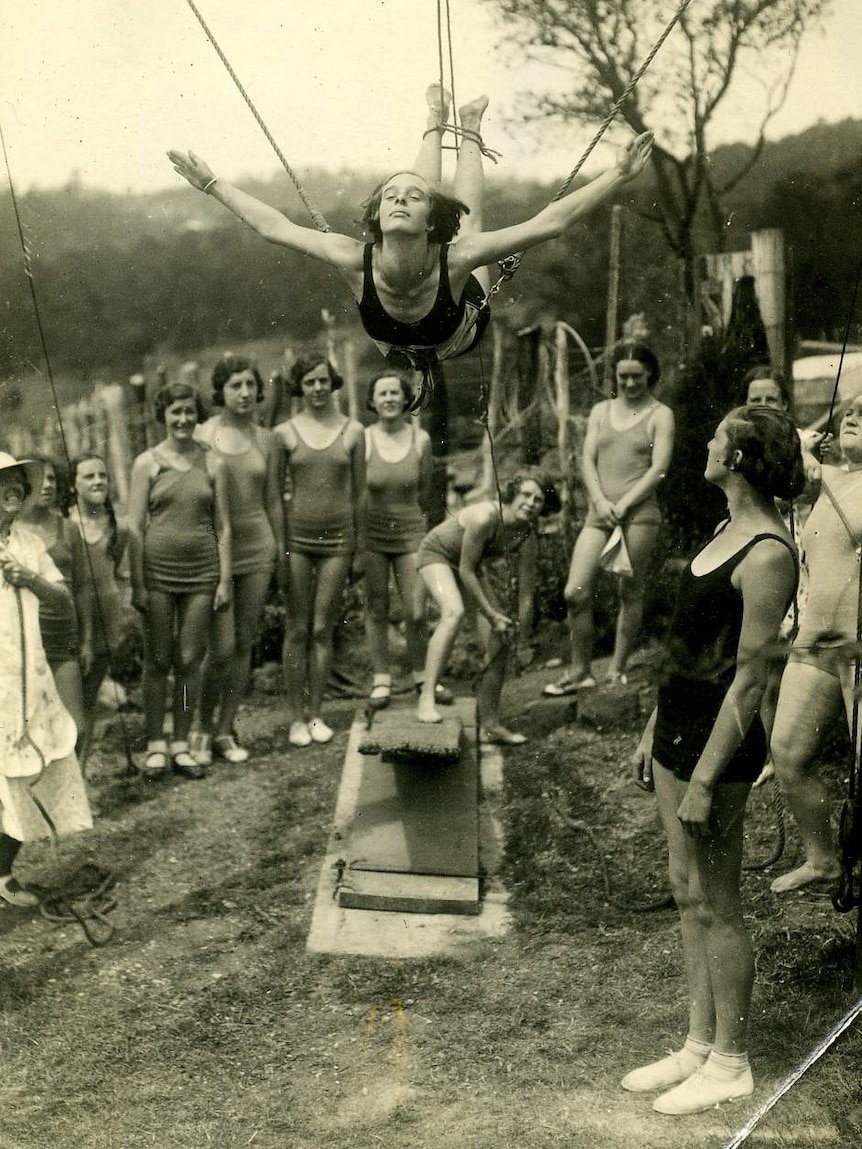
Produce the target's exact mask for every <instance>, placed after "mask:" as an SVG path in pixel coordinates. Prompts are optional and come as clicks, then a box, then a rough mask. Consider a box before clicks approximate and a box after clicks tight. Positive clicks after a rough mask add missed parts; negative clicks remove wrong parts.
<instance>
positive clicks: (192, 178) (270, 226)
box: [168, 151, 362, 271]
mask: <svg viewBox="0 0 862 1149" xmlns="http://www.w3.org/2000/svg"><path fill="white" fill-rule="evenodd" d="M168 159H169V160H170V161H171V163H172V164H173V165H174V171H175V172H178V173H179V174H180V175H181V176H182V177H183V178H184V179H186V180H188V182H189V183H190V184H191V185H192V187H193V188H196V189H197V191H201V192H206V194H207V195H211V196H212V197H213V199H217V200H218V201H219V203H221V204H223V205H224V206H225V207H226V208H227V209H228V211H231V212H233V214H234V215H235V216H236V217H237V219H241V220H242V221H243V223H247V224H248V226H249V227H250V228H251V229H252V230H253V231H256V232H257V234H258V235H260V236H262V237H263V238H264V239H265V240H268V241H269V242H270V243H277V244H279V245H280V246H281V247H289V248H290V249H291V250H292V251H298V252H301V253H302V254H303V255H310V256H311V257H312V258H313V259H319V260H321V261H322V262H323V263H328V264H330V266H332V267H337V268H339V269H341V270H346V271H361V269H362V244H361V243H360V242H359V241H358V240H356V239H351V237H350V236H347V235H340V234H338V233H337V232H331V231H330V232H322V231H317V229H316V228H313V227H302V226H301V225H300V224H297V223H293V221H292V220H289V219H288V218H287V216H286V215H283V214H282V213H281V212H280V211H277V210H276V209H275V208H274V207H270V205H269V204H266V203H264V202H263V201H262V200H259V199H256V198H255V197H254V196H253V195H249V194H248V192H244V191H242V190H241V189H240V188H238V187H235V186H234V184H232V183H229V182H228V181H227V180H225V179H222V178H221V177H220V176H216V175H214V174H213V171H212V168H210V166H209V164H207V163H206V161H205V160H202V159H201V158H200V156H198V155H195V153H194V152H179V151H170V152H168Z"/></svg>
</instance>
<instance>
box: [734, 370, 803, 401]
mask: <svg viewBox="0 0 862 1149" xmlns="http://www.w3.org/2000/svg"><path fill="white" fill-rule="evenodd" d="M758 379H769V380H770V381H771V382H772V383H774V384H775V386H776V387H777V388H778V390H779V391H780V392H781V398H782V401H783V402H784V406H785V407H786V408H787V410H788V411H789V410H790V407H791V402H790V391H789V389H788V387H787V379H786V378H785V376H784V372H783V371H778V370H776V369H775V368H774V367H772V366H771V365H770V364H769V363H758V364H756V366H754V367H752V368H750V369H749V370H748V371H746V373H745V379H744V381H743V384H742V395H740V397H739V401H740V406H742V407H744V406H745V405H746V404H747V403H748V387H749V384H751V383H755V382H757V380H758Z"/></svg>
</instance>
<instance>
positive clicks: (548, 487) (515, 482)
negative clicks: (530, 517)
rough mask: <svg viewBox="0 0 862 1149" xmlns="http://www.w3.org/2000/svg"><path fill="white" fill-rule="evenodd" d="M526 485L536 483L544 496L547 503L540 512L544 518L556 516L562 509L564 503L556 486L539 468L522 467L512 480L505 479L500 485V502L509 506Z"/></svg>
mask: <svg viewBox="0 0 862 1149" xmlns="http://www.w3.org/2000/svg"><path fill="white" fill-rule="evenodd" d="M524 483H535V484H536V486H537V487H538V488H539V490H540V491H541V492H542V494H543V495H544V497H545V502H544V504H543V505H542V510H541V512H540V514H541V516H542V517H543V518H544V517H545V516H547V515H555V514H557V512H558V511H560V510H561V509H562V505H563V503H562V500H561V499H560V493H559V491H558V490H557V487H556V484H555V483H554V482H553V480H552V479H551V478H550V476H549V475H548V474H547V472H545V471H543V470H541V468H539V467H522V468H521V469H520V470H519V471H516V472H515V474H514V475H512V476H511V477H510V478H508V479H505V480H504V481H503V482H502V483H501V484H500V502H501V503H503V504H504V505H505V506H508V505H509V504H510V503H511V502H512V500H513V499H514V498H515V495H517V493H518V491H520V489H521V487H523V485H524Z"/></svg>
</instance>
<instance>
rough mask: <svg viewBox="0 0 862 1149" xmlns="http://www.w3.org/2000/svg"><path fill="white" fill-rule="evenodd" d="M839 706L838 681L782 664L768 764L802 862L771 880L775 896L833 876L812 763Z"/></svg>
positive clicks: (824, 803)
mask: <svg viewBox="0 0 862 1149" xmlns="http://www.w3.org/2000/svg"><path fill="white" fill-rule="evenodd" d="M840 703H841V683H840V681H839V680H838V679H837V678H836V677H834V676H833V675H831V674H829V673H828V672H827V671H825V670H820V669H819V668H818V667H816V666H808V665H807V664H805V663H801V662H789V663H788V664H787V666H786V667H785V670H784V676H783V677H782V679H781V690H780V692H779V696H778V709H777V711H776V714H775V727H774V729H773V731H772V761H773V762H774V763H775V772H776V774H777V776H778V781H779V782H780V784H781V793H782V795H783V797H784V799H785V801H786V802H787V805H788V806H789V807H790V810H791V812H792V813H793V817H794V818H795V819H796V824H797V826H798V827H799V836H800V837H801V839H802V844H803V846H804V848H805V862H804V863H803V865H801V866H799V867H798V869H795V870H792V871H791V872H790V873H788V874H782V875H781V876H780V877H778V878H776V879H775V881H774V882H773V883H772V887H771V888H772V890H773V891H774V892H775V893H777V894H782V893H785V892H786V891H787V890H795V889H798V888H799V887H800V886H805V885H808V884H809V883H810V882H819V881H832V880H834V879H835V878H837V877H838V873H839V870H840V867H839V865H838V859H837V858H836V856H835V848H834V846H833V843H832V828H831V826H830V823H829V804H828V796H827V793H826V788H825V786H824V785H823V783H822V781H821V780H820V779H819V778H818V777H817V776H816V775H815V774H814V772H813V770H814V769H816V767H814V765H813V760H814V757H815V755H816V753H817V750H818V748H819V746H820V738H821V734H820V732H821V731H822V730H825V729H827V728H828V726H829V723H831V722H832V721H834V718H835V714H836V712H837V711H838V708H839V706H840Z"/></svg>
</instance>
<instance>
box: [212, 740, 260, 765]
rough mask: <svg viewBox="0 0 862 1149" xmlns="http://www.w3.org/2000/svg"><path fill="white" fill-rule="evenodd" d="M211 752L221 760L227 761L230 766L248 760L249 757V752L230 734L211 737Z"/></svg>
mask: <svg viewBox="0 0 862 1149" xmlns="http://www.w3.org/2000/svg"><path fill="white" fill-rule="evenodd" d="M213 753H214V754H215V755H217V756H218V757H219V758H221V759H222V761H223V762H229V763H230V764H231V766H239V765H240V764H241V763H243V762H248V760H249V758H250V757H251V753H250V752H249V751H248V750H246V748H245V747H244V746H240V745H238V743H237V740H236V739H235V738H234V736H233V735H232V734H219V736H218V737H217V738H213Z"/></svg>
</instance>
